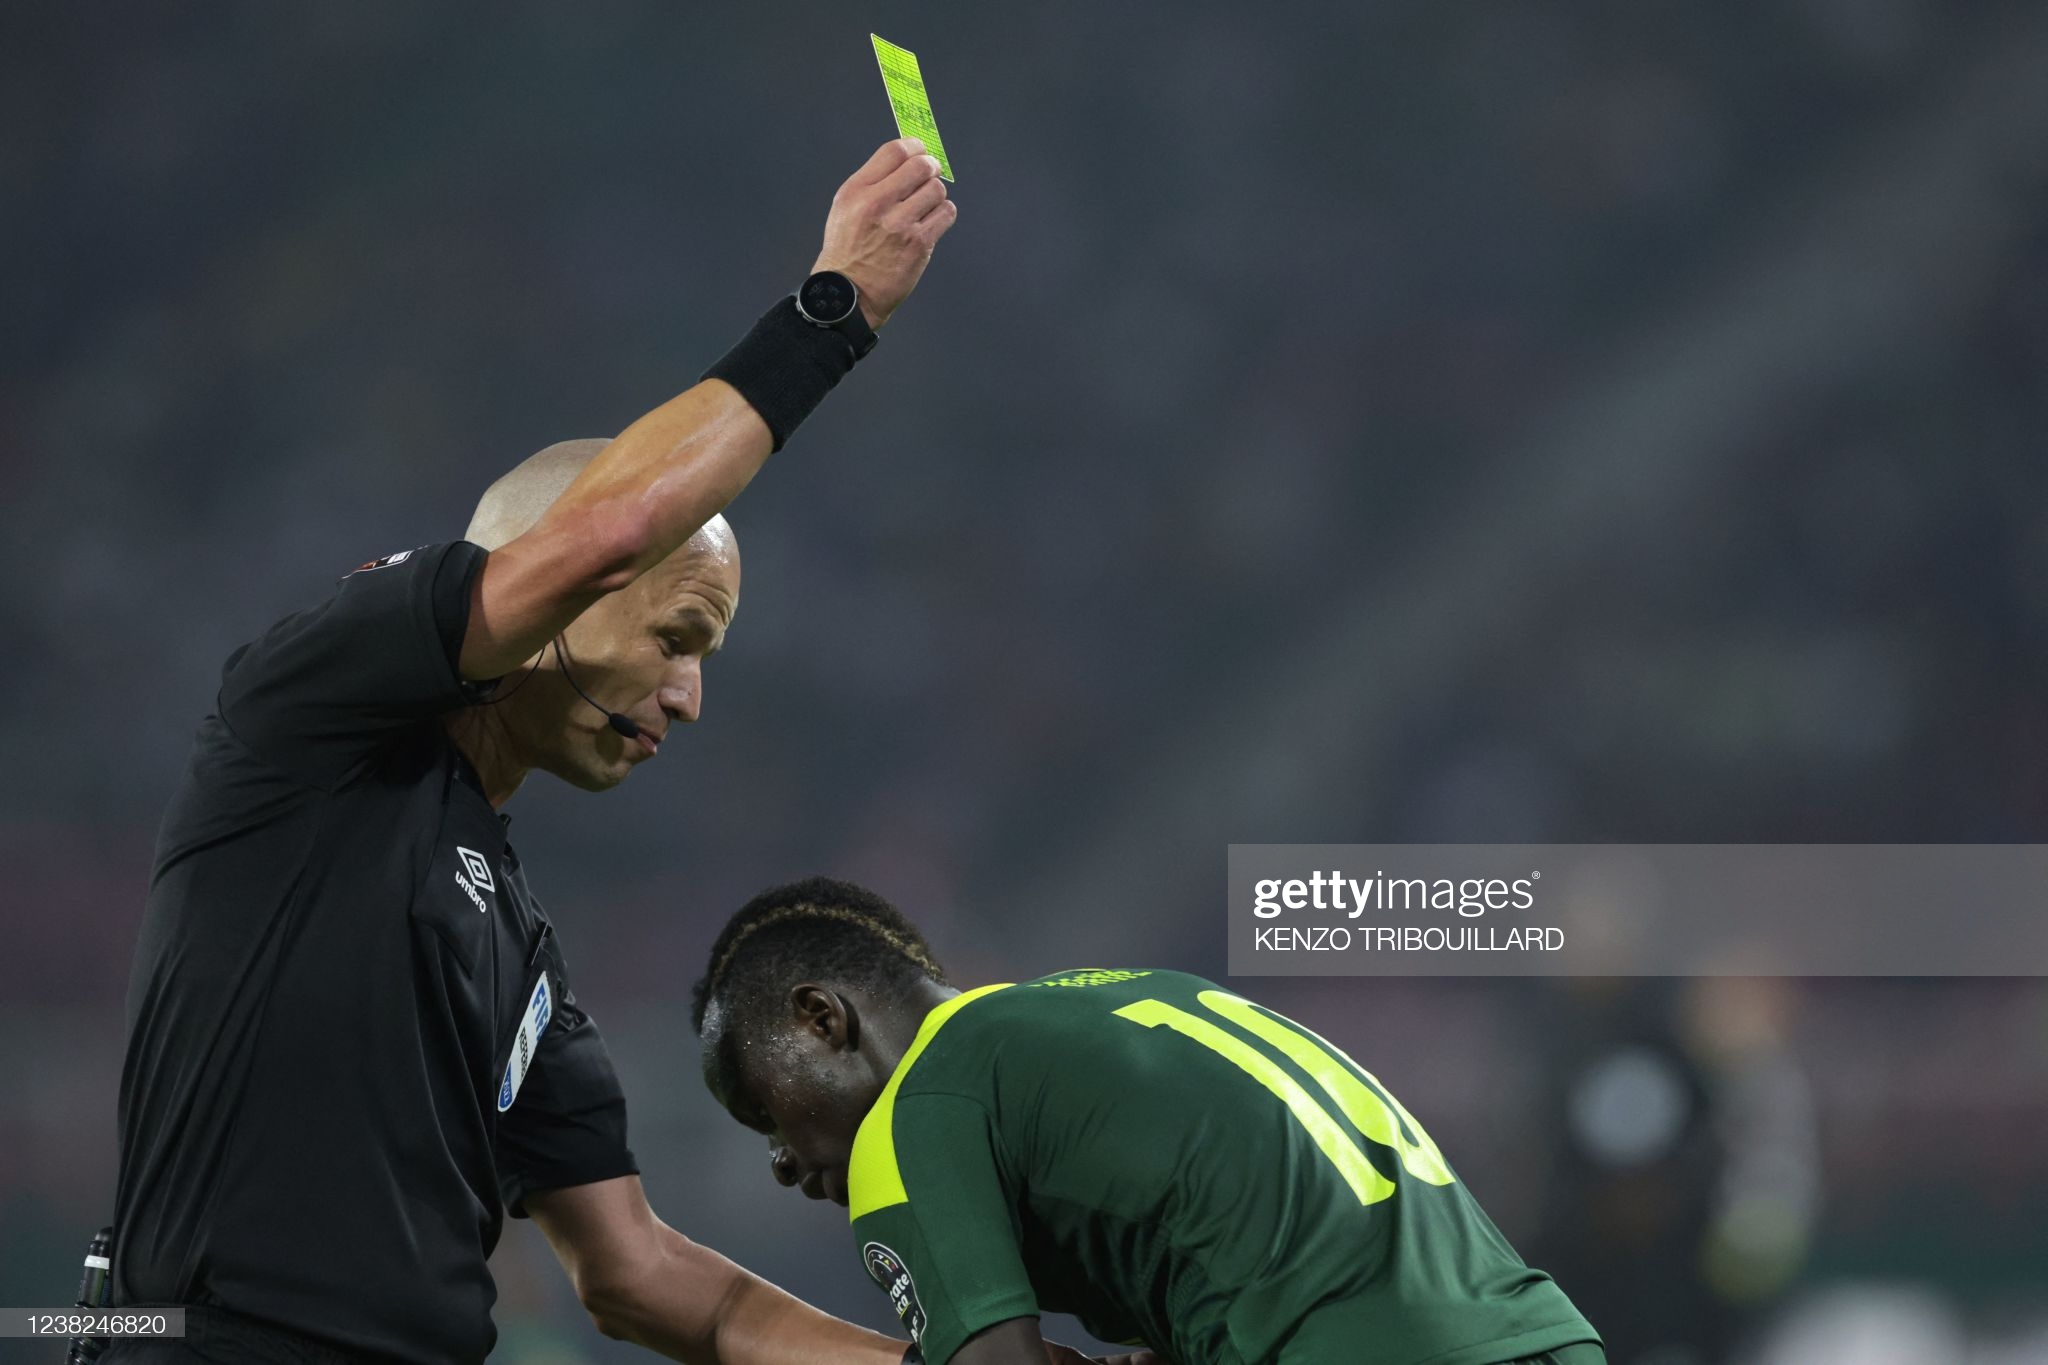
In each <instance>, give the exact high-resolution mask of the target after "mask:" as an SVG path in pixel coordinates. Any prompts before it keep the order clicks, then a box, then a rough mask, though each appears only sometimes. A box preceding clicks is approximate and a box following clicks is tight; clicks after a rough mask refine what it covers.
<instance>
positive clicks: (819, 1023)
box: [789, 981, 859, 1052]
mask: <svg viewBox="0 0 2048 1365" xmlns="http://www.w3.org/2000/svg"><path fill="white" fill-rule="evenodd" d="M789 1003H790V1004H791V1005H792V1006H793V1007H794V1008H795V1010H796V1017H797V1020H798V1022H800V1023H801V1024H802V1025H803V1029H804V1032H805V1033H807V1034H809V1035H810V1036H811V1037H813V1038H816V1039H817V1040H818V1041H820V1042H822V1043H824V1044H825V1045H826V1046H827V1047H829V1048H831V1049H832V1050H833V1051H835V1052H838V1051H841V1050H843V1049H845V1048H848V1047H851V1046H853V1045H854V1042H855V1032H856V1030H857V1029H858V1027H859V1025H858V1024H857V1023H856V1022H855V1020H854V1017H853V1006H852V1005H851V1004H850V1003H848V1001H847V999H846V997H845V996H843V995H841V994H839V992H837V991H834V990H827V989H826V988H825V987H823V986H820V985H818V984H817V983H816V982H814V981H806V982H804V983H802V984H801V985H798V986H793V987H791V988H790V992H789Z"/></svg>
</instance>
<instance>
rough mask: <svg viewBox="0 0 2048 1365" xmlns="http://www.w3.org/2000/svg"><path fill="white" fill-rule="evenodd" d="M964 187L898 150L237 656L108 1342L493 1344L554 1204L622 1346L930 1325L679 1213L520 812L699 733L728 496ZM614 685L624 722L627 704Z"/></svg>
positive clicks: (185, 910)
mask: <svg viewBox="0 0 2048 1365" xmlns="http://www.w3.org/2000/svg"><path fill="white" fill-rule="evenodd" d="M954 216H955V211H954V209H953V206H952V205H951V203H950V202H948V200H947V197H946V190H945V186H944V184H943V182H942V181H941V180H940V179H939V178H938V177H937V162H936V161H935V160H934V159H933V158H932V157H930V156H928V155H926V154H925V153H924V151H923V148H922V145H921V144H919V143H917V142H916V141H914V140H909V139H904V140H898V141H894V142H890V143H887V144H885V145H884V146H883V147H881V148H880V149H879V150H878V151H877V152H876V153H875V154H874V156H873V157H872V158H871V159H870V160H869V161H868V162H867V163H866V164H865V165H864V166H863V167H862V168H861V169H860V170H858V171H856V172H855V173H854V175H853V176H852V177H851V178H850V179H848V180H847V181H846V182H845V184H844V185H842V186H841V187H840V189H839V191H838V193H837V195H836V196H835V197H834V199H833V204H832V209H831V212H830V214H829V216H828V218H827V220H826V225H825V242H824V248H823V250H822V252H821V254H820V256H819V258H818V260H817V264H816V267H815V273H813V274H812V275H811V276H810V278H809V279H807V280H806V281H805V282H804V284H803V286H802V288H800V289H799V290H798V291H797V294H796V295H795V297H794V298H790V297H785V298H783V299H782V300H781V301H779V302H777V303H776V304H775V305H774V306H773V307H772V308H771V309H770V310H769V311H768V313H767V314H765V315H764V316H763V317H762V318H761V320H760V322H759V323H758V324H756V326H755V327H754V329H753V331H752V332H751V333H750V334H749V335H748V336H747V337H746V338H745V339H744V340H742V341H741V342H740V343H739V344H738V345H737V346H735V347H734V348H733V349H732V350H731V351H730V352H728V353H727V355H726V356H725V357H724V359H722V360H721V361H720V362H719V363H718V364H717V365H715V366H714V367H713V368H712V369H711V371H710V372H709V375H708V376H707V378H706V379H705V380H704V381H703V382H701V383H699V384H697V385H696V386H695V387H693V388H691V389H689V390H688V391H687V392H685V393H683V394H681V395H680V396H678V397H676V398H673V399H671V400H670V401H668V402H667V403H664V404H663V405H662V406H660V407H658V408H656V409H654V410H653V411H652V412H649V413H648V414H647V415H645V416H644V417H642V418H640V419H639V420H638V421H636V422H634V423H633V424H632V425H631V426H630V427H628V428H627V429H626V431H625V432H624V433H623V434H622V435H620V436H619V437H618V438H616V439H615V440H611V441H608V442H599V441H592V442H584V443H573V444H571V445H568V446H561V447H554V448H551V449H549V450H547V451H544V452H542V453H541V454H540V455H538V456H536V457H534V458H533V459H531V460H529V461H527V462H526V463H525V464H523V465H522V466H520V467H519V468H518V469H516V470H515V471H513V472H512V473H511V474H510V475H508V476H506V478H504V479H502V480H500V481H499V482H498V483H497V484H496V485H494V486H493V487H492V489H491V490H490V491H489V492H488V493H487V494H486V495H485V497H484V499H483V501H482V503H481V504H480V506H479V507H478V510H477V515H476V518H475V520H474V522H473V523H472V526H471V528H470V532H469V536H470V538H469V539H468V540H463V541H454V542H451V543H447V544H441V545H432V546H427V547H423V548H420V549H417V550H411V551H406V552H403V553H400V554H394V555H390V556H387V557H386V558H383V559H380V560H376V561H373V562H371V563H369V564H365V565H363V566H362V567H361V568H360V569H358V570H357V571H355V572H354V573H351V574H349V575H348V576H347V577H345V578H344V579H342V581H341V583H340V585H339V587H338V588H337V590H336V591H335V593H334V595H333V596H332V597H331V598H329V599H328V600H327V601H325V602H324V603H322V604H320V605H318V606H315V607H313V608H311V609H309V610H307V611H304V612H301V613H299V614H297V615H294V616H291V617H288V618H286V619H285V620H283V621H281V622H279V623H278V624H277V625H275V626H273V627H272V628H271V629H270V630H268V631H267V632H265V633H264V634H263V635H262V636H260V637H259V638H257V639H256V640H255V641H253V642H252V643H250V644H249V645H247V646H245V647H243V648H242V649H240V650H238V651H237V652H236V653H235V654H234V655H233V656H231V657H230V658H229V660H228V662H227V665H226V667H225V669H224V671H223V674H222V680H221V688H220V692H219V695H218V699H217V703H216V706H215V709H214V712H213V713H212V714H211V715H209V716H208V717H207V718H206V720H205V721H204V722H203V724H202V725H201V727H200V730H199V734H198V739H197V743H196V745H195V749H194V752H193V755H192V758H191V760H190V764H189V766H188V768H187V771H186V773H185V775H184V778H183V781H182V783H181V785H180V787H179V790H178V792H177V793H176V795H175V797H174V798H173V800H172V803H171V806H170V809H169V811H168V812H167V814H166V816H165V819H164V823H163V828H162V833H161V836H160V840H159V844H158V849H157V855H156V866H155V872H154V876H153V878H152V883H151V888H150V895H149V900H148V905H147V908H146V911H145V916H144V921H143V926H142V930H141V937H140V942H139V945H138V948H137V951H136V957H135V964H134V972H133V978H132V983H131V987H130V993H129V1001H128V1021H129V1042H128V1050H127V1058H126V1062H125V1066H124V1068H123V1074H122V1078H121V1103H120V1110H121V1113H120V1129H121V1155H120V1176H119V1189H118V1195H117V1201H116V1214H115V1242H114V1254H113V1267H114V1268H113V1281H114V1289H113V1297H114V1301H115V1302H116V1303H117V1304H120V1305H185V1306H187V1307H188V1309H189V1314H188V1320H189V1324H190V1328H189V1330H190V1335H189V1336H188V1337H187V1338H186V1339H184V1340H182V1341H158V1342H142V1341H123V1342H118V1343H116V1344H115V1345H113V1346H112V1348H111V1349H110V1350H109V1351H108V1353H107V1355H106V1357H105V1358H106V1359H108V1360H111V1361H115V1362H130V1361H215V1362H244V1361H247V1362H266V1363H267V1362H276V1361H285V1360H290V1361H338V1360H354V1359H362V1358H366V1357H367V1358H375V1359H377V1360H391V1361H406V1362H417V1365H448V1363H449V1362H471V1361H479V1360H482V1359H483V1358H484V1357H485V1356H486V1355H488V1354H489V1353H490V1351H491V1348H492V1345H493V1342H494V1339H495V1330H494V1328H493V1325H492V1322H491V1308H492V1304H493V1302H494V1299H495V1286H494V1284H493V1281H492V1278H491V1274H490V1270H489V1268H488V1266H487V1264H486V1258H487V1257H488V1256H489V1255H490V1253H491V1250H492V1248H493V1247H494V1246H495V1244H496V1243H497V1240H498V1237H499V1233H500V1231H501V1228H502V1226H503V1215H504V1213H505V1212H506V1211H510V1212H511V1213H512V1214H513V1215H514V1216H515V1217H516V1216H522V1215H526V1216H531V1217H532V1218H533V1219H534V1221H535V1223H536V1224H537V1225H538V1226H539V1227H540V1228H541V1230H542V1231H543V1232H544V1233H545V1234H546V1236H547V1238H548V1240H549V1242H550V1244H551V1245H552V1246H553V1248H554V1250H555V1252H556V1254H557V1255H558V1256H559V1258H560V1260H561V1262H562V1265H563V1266H564V1267H565V1268H566V1270H567V1271H568V1273H569V1274H570V1276H571V1277H572V1279H573V1281H574V1283H575V1286H576V1289H577V1292H578V1294H579V1296H580V1297H581V1299H582V1302H583V1303H584V1305H585V1306H586V1307H587V1308H588V1310H589V1311H590V1313H591V1314H592V1316H593V1317H594V1318H595V1319H596V1321H597V1323H598V1325H599V1326H600V1327H601V1328H602V1329H603V1330H604V1331H605V1332H606V1333H607V1334H609V1335H613V1336H617V1337H623V1338H626V1339H629V1340H632V1341H635V1342H638V1343H640V1344H642V1345H644V1346H647V1347H649V1348H651V1349H654V1350H657V1351H660V1352H662V1353H664V1354H667V1355H670V1356H673V1357H674V1358H676V1359H679V1360H689V1361H702V1362H710V1361H720V1362H754V1363H758V1365H773V1363H787V1365H796V1363H797V1362H825V1361H831V1362H872V1365H896V1362H898V1361H899V1360H901V1359H903V1358H904V1346H903V1343H902V1342H900V1341H892V1340H890V1339H888V1338H886V1337H882V1336H880V1335H878V1334H875V1333H871V1332H867V1331H864V1330H861V1329H858V1328H854V1327H852V1326H850V1325H848V1324H845V1323H842V1322H840V1321H838V1320H836V1319H833V1318H830V1317H828V1316H826V1315H824V1314H822V1313H820V1312H817V1311H816V1310H814V1309H811V1308H809V1307H808V1306H807V1305H804V1304H802V1303H800V1302H799V1301H797V1300H795V1299H793V1298H791V1297H789V1296H788V1295H786V1294H784V1293H782V1292H781V1291H780V1290H778V1289H776V1288H774V1287H773V1286H771V1285H769V1284H767V1283H766V1282H764V1281H761V1280H759V1279H756V1278H755V1277H753V1276H750V1275H749V1274H747V1273H746V1272H745V1271H743V1270H741V1269H740V1268H739V1267H738V1266H736V1265H734V1264H732V1263H731V1262H730V1261H728V1260H726V1259H725V1258H723V1257H721V1256H719V1255H718V1254H717V1253H715V1252H713V1251H710V1250H709V1249H707V1248H705V1247H702V1246H700V1245H698V1244H696V1243H694V1242H691V1241H690V1240H688V1239H686V1238H685V1237H683V1236H682V1235H681V1234H679V1233H677V1232H675V1231H674V1230H673V1229H671V1228H669V1227H667V1226H666V1225H665V1224H663V1223H662V1222H661V1221H660V1220H659V1219H658V1218H656V1217H655V1215H654V1213H653V1212H652V1210H651V1209H650V1208H649V1206H648V1203H647V1199H646V1196H645V1194H644V1192H643V1190H642V1187H641V1183H640V1179H639V1175H638V1166H637V1164H636V1162H635V1160H634V1157H633V1154H632V1153H631V1151H630V1150H629V1149H628V1148H627V1145H626V1120H625V1102H624V1098H623V1096H622V1094H621V1093H620V1087H619V1083H618V1079H617V1077H616V1075H615V1074H614V1072H613V1069H612V1065H611V1061H610V1058H609V1056H608V1054H607V1052H606V1050H605V1047H604V1043H603V1041H602V1039H601V1038H600V1037H599V1035H598V1033H597V1029H596V1026H595V1025H594V1024H593V1023H592V1022H591V1020H590V1018H589V1016H588V1015H586V1014H585V1013H584V1012H583V1011H582V1010H581V1009H580V1008H579V1006H578V1004H577V1001H576V998H575V996H574V994H573V993H572V992H571V990H570V989H569V985H568V982H567V980H566V969H565V965H564V959H563V956H562V952H561V948H560V943H559V938H558V936H557V935H556V933H555V931H554V926H553V924H552V922H551V921H550V919H549V917H548V915H547V914H546V913H545V911H544V910H543V909H542V907H541V905H540V903H539V901H538V900H537V899H535V897H534V896H533V894H532V893H531V891H530V890H529V889H528V886H527V871H526V869H525V868H524V867H523V866H522V865H521V862H520V859H519V858H518V856H517V855H516V854H515V853H514V852H513V850H512V848H511V846H510V845H509V844H508V843H507V841H506V824H505V817H503V816H501V815H500V814H499V813H498V812H499V808H500V807H502V806H503V805H504V804H505V803H506V801H508V800H509V799H510V798H511V796H512V795H513V793H514V792H515V791H516V790H517V789H518V788H519V786H520V784H521V783H522V781H523V780H524V779H525V777H526V776H527V774H528V773H529V772H531V771H533V770H536V769H538V770H541V771H544V772H548V773H552V774H554V775H555V776H557V777H559V778H561V779H562V780H564V781H566V782H568V783H570V784H571V785H573V786H576V787H579V788H583V789H585V790H591V791H597V790H603V789H606V788H609V787H612V786H615V785H617V784H618V783H620V782H621V781H623V780H624V779H625V778H626V776H627V775H628V774H629V773H630V772H631V771H632V770H633V768H634V767H635V766H637V765H638V764H640V763H642V762H645V761H647V760H648V759H651V758H653V757H654V756H655V754H656V753H657V752H658V751H659V749H660V748H661V746H662V744H663V741H664V740H665V738H666V737H667V735H668V732H669V728H670V727H671V726H673V725H680V724H687V723H689V722H692V721H694V720H696V719H697V717H698V715H699V713H700V709H701V706H702V702H703V676H702V670H703V665H704V661H705V660H706V659H707V658H708V657H709V656H710V655H711V654H712V653H713V652H715V651H716V650H717V649H718V647H719V645H720V644H721V643H722V641H723V639H724V637H725V633H726V629H727V627H728V626H729V625H730V624H731V622H732V619H733V613H734V611H735V610H736V608H737V605H738V598H739V558H738V552H737V548H736V547H735V545H734V543H733V539H732V536H731V533H730V530H729V529H728V528H727V527H726V526H725V525H724V523H723V522H722V521H721V520H720V519H719V518H718V513H719V512H720V510H721V509H722V508H724V507H725V506H726V505H727V504H728V503H729V502H730V501H731V500H732V499H733V498H734V497H735V496H736V495H737V494H738V493H739V492H740V490H741V489H742V488H744V487H745V486H746V484H747V483H748V481H749V480H750V479H751V478H752V477H753V476H754V474H755V473H756V472H757V471H758V470H759V469H760V468H761V466H762V464H763V463H764V462H765V460H766V459H767V457H768V456H769V454H770V453H772V452H773V451H775V450H779V449H780V448H781V447H782V445H783V443H784V442H785V441H786V440H787V439H788V438H789V436H790V434H791V433H792V432H793V431H794V430H795V428H796V426H797V425H798V424H799V423H800V422H801V421H802V420H803V419H804V417H805V416H806V415H807V414H808V413H809V412H810V411H811V410H812V409H813V408H814V407H815V406H816V405H817V404H818V403H819V402H820V401H822V399H823V398H824V397H825V394H826V393H827V392H828V391H829V390H830V389H831V388H832V387H833V386H834V385H835V384H836V383H837V382H838V381H839V380H840V378H842V377H843V376H844V375H845V374H847V373H848V372H850V371H851V369H852V368H853V366H854V364H855V362H856V361H858V360H859V359H860V358H861V357H862V356H864V355H865V354H866V353H867V352H868V351H869V350H870V349H871V348H872V347H873V345H874V344H875V329H876V328H879V327H881V326H882V325H883V324H884V323H885V322H886V321H887V319H888V317H889V315H890V314H891V313H892V312H893V311H894V310H895V308H896V307H897V306H898V305H899V304H901V303H902V302H903V300H904V299H905V298H906V297H908V295H909V294H910V292H911V290H912V289H913V288H914V287H915V286H916V284H917V282H918V280H919V279H920V277H921V276H922V274H923V272H924V269H925V267H926V265H927V263H928V262H929V260H930V258H931V255H932V251H933V247H934V245H935V244H936V242H937V241H938V239H939V238H940V237H941V236H942V235H944V233H945V232H946V231H947V229H948V228H949V227H950V226H951V225H952V223H953V221H954ZM614 708H616V709H614Z"/></svg>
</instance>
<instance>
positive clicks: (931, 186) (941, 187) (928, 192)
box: [889, 176, 946, 229]
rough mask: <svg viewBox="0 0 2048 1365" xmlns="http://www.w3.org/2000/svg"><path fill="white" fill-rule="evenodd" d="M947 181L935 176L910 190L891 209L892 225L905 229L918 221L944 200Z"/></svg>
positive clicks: (890, 219)
mask: <svg viewBox="0 0 2048 1365" xmlns="http://www.w3.org/2000/svg"><path fill="white" fill-rule="evenodd" d="M945 197H946V182H945V181H943V180H941V179H939V178H938V177H937V176H933V177H932V178H931V179H929V180H927V181H925V182H924V183H923V184H922V185H919V186H918V187H917V188H916V189H914V190H912V191H911V192H910V195H909V197H908V198H906V199H905V200H904V201H903V202H902V203H900V204H898V205H897V206H896V207H895V208H893V209H890V210H889V222H890V226H892V227H895V228H898V229H903V228H908V227H909V226H910V225H911V224H913V223H915V222H917V221H918V220H919V219H920V218H922V217H924V216H925V215H926V214H927V213H930V212H931V211H932V210H933V209H935V208H937V207H938V206H939V204H940V203H941V202H942V201H944V199H945Z"/></svg>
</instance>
